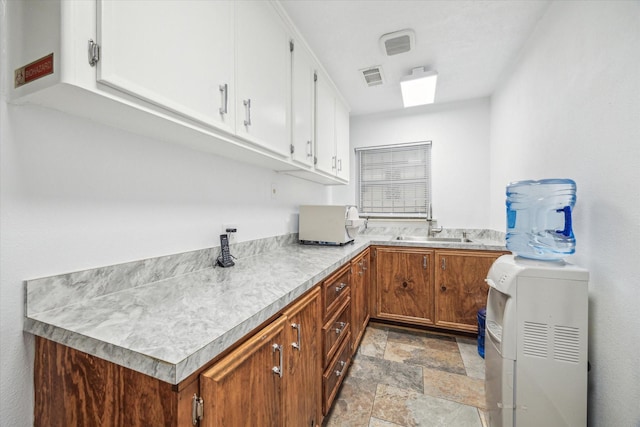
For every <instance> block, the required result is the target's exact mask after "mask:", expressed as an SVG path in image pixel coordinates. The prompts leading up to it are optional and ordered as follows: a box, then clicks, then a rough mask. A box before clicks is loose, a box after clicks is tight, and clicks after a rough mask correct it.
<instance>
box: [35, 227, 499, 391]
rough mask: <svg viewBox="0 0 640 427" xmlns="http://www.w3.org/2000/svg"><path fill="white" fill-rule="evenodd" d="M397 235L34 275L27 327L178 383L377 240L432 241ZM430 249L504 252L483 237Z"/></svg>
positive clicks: (399, 243) (196, 254)
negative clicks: (229, 261) (224, 262)
mask: <svg viewBox="0 0 640 427" xmlns="http://www.w3.org/2000/svg"><path fill="white" fill-rule="evenodd" d="M394 237H395V235H389V234H387V235H372V234H364V235H360V236H358V238H357V239H356V240H355V242H354V243H352V244H348V245H345V246H341V247H334V246H306V245H299V244H297V243H295V239H293V240H291V239H289V241H285V242H278V243H277V244H273V243H272V242H267V243H265V242H261V243H260V245H261V246H262V247H261V248H258V250H257V249H256V248H255V247H250V245H244V246H243V247H238V250H239V251H240V252H241V255H243V256H238V259H237V260H236V265H235V266H233V267H231V268H227V269H223V268H212V267H211V265H212V264H213V260H214V259H215V257H216V256H217V252H216V250H215V249H216V248H211V249H209V250H203V251H196V252H193V253H188V254H186V255H177V256H168V257H165V258H166V259H164V258H163V259H162V260H161V261H158V259H154V260H143V261H138V262H134V263H127V264H122V265H118V266H111V267H103V268H99V269H95V270H87V271H85V272H77V273H69V274H65V275H60V276H55V277H48V278H42V279H34V280H29V281H27V282H26V286H25V294H26V298H25V305H26V308H25V313H26V314H25V323H24V329H25V331H27V332H30V333H32V334H34V335H37V336H41V337H44V338H47V339H50V340H53V341H55V342H58V343H61V344H64V345H67V346H69V347H72V348H75V349H77V350H81V351H83V352H86V353H89V354H92V355H94V356H97V357H100V358H103V359H106V360H109V361H111V362H114V363H117V364H119V365H121V366H125V367H128V368H131V369H133V370H136V371H138V372H142V373H144V374H147V375H150V376H152V377H154V378H158V379H160V380H163V381H166V382H168V383H171V384H178V383H179V382H181V381H182V380H184V379H185V378H187V377H188V376H189V375H191V374H192V373H194V372H196V371H197V370H198V369H200V368H201V367H203V366H204V365H206V364H207V363H208V362H209V361H210V360H211V359H213V358H214V357H216V356H217V355H219V354H220V353H221V352H223V351H224V350H225V349H227V348H228V347H230V346H231V345H232V344H233V343H235V342H236V341H238V340H239V339H241V338H242V337H243V336H245V335H246V334H248V333H249V332H251V331H252V330H253V329H255V328H256V327H257V326H259V325H260V324H262V323H263V322H264V321H266V320H267V319H269V318H270V317H272V316H273V315H274V314H276V313H278V312H279V311H281V310H282V309H283V308H284V307H286V306H287V305H288V304H290V303H291V302H293V301H294V300H295V299H297V298H298V297H299V296H301V295H302V294H304V293H305V292H306V291H307V290H309V289H311V288H312V287H313V286H314V285H316V284H317V283H319V282H321V281H322V280H323V279H324V278H325V277H327V276H328V275H329V274H331V273H332V272H333V271H334V270H336V269H337V268H338V267H340V266H341V265H343V264H344V263H346V262H348V261H349V260H350V259H351V258H353V257H354V256H355V255H357V254H358V253H360V252H361V251H362V250H364V249H366V248H367V247H368V246H370V245H373V244H382V245H393V246H425V243H421V242H405V241H398V240H393V239H394ZM428 246H429V247H434V248H458V249H483V250H504V249H505V248H504V244H503V243H502V242H500V241H498V240H495V239H494V240H492V239H491V238H490V237H484V238H482V236H480V235H479V236H478V237H477V238H476V239H474V241H473V243H430V244H429V245H428ZM217 249H218V251H219V248H217ZM243 251H244V252H243ZM233 252H234V250H233V247H232V253H233ZM156 270H166V271H163V272H162V273H159V272H158V271H156Z"/></svg>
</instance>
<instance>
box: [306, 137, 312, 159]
mask: <svg viewBox="0 0 640 427" xmlns="http://www.w3.org/2000/svg"><path fill="white" fill-rule="evenodd" d="M312 151H313V150H312V149H311V140H308V141H307V157H313V153H312Z"/></svg>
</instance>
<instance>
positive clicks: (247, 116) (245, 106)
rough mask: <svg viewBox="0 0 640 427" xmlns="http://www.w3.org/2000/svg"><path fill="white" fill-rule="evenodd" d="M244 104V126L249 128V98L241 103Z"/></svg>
mask: <svg viewBox="0 0 640 427" xmlns="http://www.w3.org/2000/svg"><path fill="white" fill-rule="evenodd" d="M242 103H243V104H244V116H245V119H244V125H245V126H251V98H249V99H245V100H244V101H242Z"/></svg>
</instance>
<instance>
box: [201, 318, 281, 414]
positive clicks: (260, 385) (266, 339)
mask: <svg viewBox="0 0 640 427" xmlns="http://www.w3.org/2000/svg"><path fill="white" fill-rule="evenodd" d="M286 322H287V318H286V317H285V316H282V317H280V318H278V319H277V320H275V321H274V322H273V323H271V324H270V325H269V326H267V327H266V328H264V329H263V330H262V331H260V332H259V333H257V334H256V335H254V336H253V337H252V338H250V339H249V340H248V341H247V342H245V343H244V344H242V345H241V346H240V347H238V348H237V349H236V350H234V351H233V352H231V353H230V354H229V355H227V356H226V357H224V358H223V359H222V360H220V361H219V362H218V363H216V364H215V365H214V366H213V367H212V368H211V369H209V370H208V371H205V372H204V373H203V374H201V375H200V392H201V396H202V398H203V399H204V405H205V407H204V417H203V418H202V420H201V421H200V426H201V427H220V426H225V427H236V426H238V427H240V426H243V427H244V426H283V425H285V424H284V415H283V401H282V383H283V377H282V375H284V367H283V364H284V353H283V352H284V351H285V347H286V345H285V344H287V343H286V341H285V332H284V331H285V326H286Z"/></svg>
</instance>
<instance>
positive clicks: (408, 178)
mask: <svg viewBox="0 0 640 427" xmlns="http://www.w3.org/2000/svg"><path fill="white" fill-rule="evenodd" d="M431 147H432V143H431V141H417V142H410V143H404V144H390V145H379V146H371V147H359V148H356V149H355V153H356V200H357V203H358V209H359V211H360V216H362V217H367V218H427V219H430V218H431V212H432V206H431V204H432V200H431V198H432V193H431ZM409 154H415V158H414V159H413V161H412V160H408V159H407V155H409ZM382 158H384V159H385V160H384V161H381V160H382ZM416 159H417V160H418V161H419V164H418V165H416V164H410V163H415V160H416ZM377 161H380V163H375V162H377ZM363 163H365V164H364V165H363ZM363 167H365V168H367V170H363ZM373 193H375V195H374V194H373ZM387 195H392V196H394V197H388V196H387ZM380 196H382V198H381V197H380ZM373 199H376V200H377V201H374V200H373ZM393 199H396V200H397V202H394V201H393ZM423 200H424V204H423V203H422V201H423Z"/></svg>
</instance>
